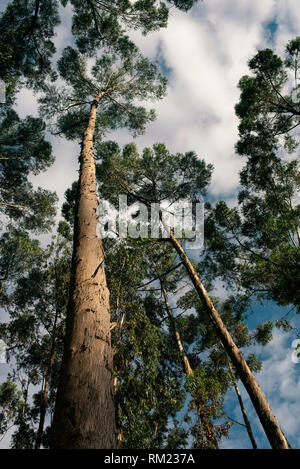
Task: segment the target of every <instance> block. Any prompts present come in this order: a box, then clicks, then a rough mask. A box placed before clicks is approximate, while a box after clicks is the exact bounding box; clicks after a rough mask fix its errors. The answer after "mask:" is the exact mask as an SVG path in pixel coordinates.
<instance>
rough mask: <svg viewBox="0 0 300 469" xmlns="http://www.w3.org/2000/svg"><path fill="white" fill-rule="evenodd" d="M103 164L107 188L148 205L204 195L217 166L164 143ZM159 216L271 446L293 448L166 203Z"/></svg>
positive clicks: (125, 153) (115, 156) (129, 149)
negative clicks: (171, 220)
mask: <svg viewBox="0 0 300 469" xmlns="http://www.w3.org/2000/svg"><path fill="white" fill-rule="evenodd" d="M133 161H134V164H135V166H136V170H135V171H134V170H133V168H134V164H133ZM129 162H130V163H129ZM103 168H106V171H107V172H106V174H109V173H111V172H112V169H113V170H114V175H113V177H112V179H111V180H110V181H109V183H106V182H105V181H103V179H102V184H103V186H102V191H103V187H105V186H106V187H108V191H107V193H108V194H109V192H110V193H111V192H113V193H114V194H117V193H118V192H119V193H120V192H121V191H125V193H127V194H128V195H131V197H133V198H135V199H136V200H140V201H142V202H143V203H144V204H145V205H146V206H148V207H149V206H150V204H151V203H156V204H157V203H160V202H162V201H163V200H164V199H167V198H168V199H169V203H170V202H172V201H173V202H174V201H175V200H176V199H177V198H178V197H179V196H180V195H181V194H183V195H184V198H185V199H188V200H190V201H191V202H192V201H193V202H195V201H197V200H199V197H200V196H201V194H203V193H205V189H206V186H207V184H208V181H209V177H210V173H211V168H210V167H206V165H205V163H204V161H201V160H199V159H197V157H196V155H195V154H194V153H192V152H190V153H186V154H185V155H180V154H177V155H174V156H172V155H171V154H170V153H169V152H168V150H167V149H166V147H165V146H164V145H162V144H156V145H154V147H153V149H150V148H147V149H145V150H144V152H143V154H142V157H139V154H138V152H137V150H136V148H135V147H134V146H133V145H131V146H130V145H129V146H127V147H125V149H124V151H123V153H122V154H121V153H120V152H119V151H118V150H116V149H115V154H113V155H110V157H109V158H104V162H103ZM109 168H110V171H109ZM112 180H113V181H114V187H112V186H111V182H112ZM138 180H139V181H140V183H139V184H137V181H138ZM107 181H108V178H107ZM159 218H160V221H161V225H162V228H163V229H164V232H165V233H166V234H167V236H168V237H169V241H170V243H171V245H172V246H173V248H174V249H175V251H176V252H177V254H178V257H179V258H180V260H181V262H182V263H183V265H184V266H185V268H186V271H187V274H188V276H189V277H190V280H191V282H192V283H193V285H194V287H195V290H196V292H197V294H198V296H199V298H200V300H201V302H202V304H203V307H204V310H205V311H206V313H207V315H208V317H209V319H210V321H211V323H212V324H213V326H214V328H215V330H216V333H217V335H218V337H219V339H220V341H221V342H222V344H223V346H224V348H225V350H226V352H227V354H228V355H229V357H230V359H231V360H232V362H233V364H234V366H235V369H236V371H237V373H238V375H239V377H240V379H241V380H242V382H243V384H244V386H245V388H246V389H247V392H248V394H249V396H250V398H251V400H252V402H253V405H254V407H255V409H256V412H257V414H258V417H259V419H260V421H261V423H262V426H263V428H264V430H265V433H266V435H267V437H268V439H269V441H270V444H271V446H272V447H273V448H282V449H288V448H289V447H290V445H289V443H288V441H287V439H286V437H285V436H284V434H283V432H282V430H281V428H280V426H279V424H278V422H277V419H276V417H275V416H274V414H273V412H272V410H271V408H270V406H269V403H268V401H267V399H266V397H265V395H264V393H263V392H262V390H261V389H260V387H259V385H258V383H257V381H256V379H255V377H254V376H253V374H252V372H251V370H250V368H249V366H248V364H247V363H246V361H245V359H244V357H243V356H242V354H241V352H240V350H239V348H238V347H237V346H236V344H235V342H234V341H233V339H232V337H231V335H230V333H229V331H228V329H227V328H226V325H225V324H224V322H223V321H222V318H221V316H220V314H219V312H218V311H217V309H216V308H215V306H214V304H213V302H212V300H211V298H210V297H209V295H208V293H207V290H206V289H205V287H204V285H203V283H202V281H201V279H200V277H199V275H198V273H197V271H196V269H195V267H194V266H193V264H192V262H191V261H190V259H189V258H188V256H187V254H186V252H185V251H184V249H183V247H182V246H181V244H180V242H179V241H178V240H177V239H176V237H175V236H174V227H170V226H169V225H168V223H167V222H166V221H165V218H164V215H163V208H162V207H161V208H160V210H159Z"/></svg>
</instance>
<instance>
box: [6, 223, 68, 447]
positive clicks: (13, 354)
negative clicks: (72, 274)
mask: <svg viewBox="0 0 300 469" xmlns="http://www.w3.org/2000/svg"><path fill="white" fill-rule="evenodd" d="M59 229H60V231H62V229H63V226H61V225H60V228H59ZM27 244H28V241H27ZM35 244H36V246H35V251H34V258H33V259H31V263H30V262H29V259H30V255H31V252H30V250H29V249H28V246H27V245H26V244H25V243H24V245H23V252H22V254H23V256H24V258H25V259H26V258H27V269H26V273H24V272H22V275H19V276H18V278H17V281H16V285H13V286H12V288H10V291H9V293H8V294H7V295H6V296H5V298H4V300H3V305H4V306H5V307H6V309H7V312H8V313H9V321H8V322H6V323H3V324H1V326H0V332H1V337H2V338H3V339H4V340H5V343H6V344H7V355H8V360H9V362H10V363H11V367H12V369H13V370H14V373H13V378H14V379H15V380H17V381H20V380H19V379H18V377H19V375H20V374H21V375H23V378H22V380H24V379H25V381H26V382H27V383H28V385H29V386H30V392H31V394H32V391H35V392H36V388H37V386H41V392H38V393H37V394H34V395H33V404H32V405H29V403H28V402H27V404H26V406H25V407H26V408H25V410H23V411H22V415H23V417H22V419H21V420H20V415H19V414H18V415H17V417H18V418H17V420H15V425H17V427H19V429H18V431H17V434H18V435H19V436H18V441H19V443H18V445H19V447H20V445H21V440H20V439H19V437H20V438H21V433H22V431H23V430H22V428H23V427H24V422H25V421H26V419H27V418H28V419H29V421H31V422H32V423H31V424H30V425H31V426H30V428H31V435H32V440H33V441H32V447H33V446H35V448H36V449H38V448H39V447H40V445H41V442H42V437H43V430H44V424H45V418H46V415H47V411H48V402H49V394H50V400H51V401H52V400H53V394H54V393H55V391H56V387H57V377H56V375H57V373H58V369H59V364H60V362H61V357H62V348H63V331H64V327H65V313H66V299H67V294H68V285H69V265H70V260H71V252H70V241H67V240H66V239H65V237H63V236H62V235H61V234H58V235H57V236H56V237H53V240H52V242H51V243H50V245H49V246H47V248H45V249H41V248H40V247H39V246H38V245H37V244H38V243H37V241H35ZM26 246H27V252H26V251H25V248H26ZM29 247H30V246H29ZM24 270H25V269H24ZM24 374H25V377H24ZM23 387H24V386H23ZM27 393H28V392H27ZM20 425H21V427H20Z"/></svg>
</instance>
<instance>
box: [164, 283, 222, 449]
mask: <svg viewBox="0 0 300 469" xmlns="http://www.w3.org/2000/svg"><path fill="white" fill-rule="evenodd" d="M160 285H161V289H162V292H163V295H164V300H165V305H166V310H167V313H168V316H169V320H170V323H171V325H172V328H173V331H174V335H175V338H176V342H177V346H178V350H179V352H180V354H181V356H182V360H183V365H184V370H185V374H186V375H187V376H191V375H193V374H194V370H193V368H192V367H191V365H190V361H189V359H188V357H187V355H186V353H185V351H184V348H183V345H182V341H181V336H180V332H179V331H178V329H177V325H176V319H175V318H174V315H173V311H172V308H171V307H170V304H169V300H168V294H167V291H166V288H165V286H164V284H163V282H162V280H161V279H160ZM195 404H196V407H197V413H198V416H199V418H200V421H201V423H202V425H203V430H204V434H205V438H206V440H207V441H208V442H209V443H212V445H213V446H214V448H215V449H218V442H217V439H216V437H215V434H214V431H213V424H212V422H211V420H210V418H208V417H207V416H206V415H205V413H204V412H203V409H202V405H201V404H200V403H199V402H197V401H195Z"/></svg>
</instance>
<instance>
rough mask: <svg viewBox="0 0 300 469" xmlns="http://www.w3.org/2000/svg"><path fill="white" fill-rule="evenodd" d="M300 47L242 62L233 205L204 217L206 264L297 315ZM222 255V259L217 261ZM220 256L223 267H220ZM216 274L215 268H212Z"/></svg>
mask: <svg viewBox="0 0 300 469" xmlns="http://www.w3.org/2000/svg"><path fill="white" fill-rule="evenodd" d="M299 44H300V39H299V38H296V39H294V40H291V41H290V42H289V43H288V44H287V49H286V50H287V57H286V60H285V61H284V60H282V59H281V58H280V57H278V56H277V55H276V54H274V52H273V51H272V50H270V49H266V50H262V51H259V52H258V53H257V54H256V55H255V57H253V59H251V60H250V62H249V68H250V71H251V75H249V76H248V75H246V76H244V77H242V79H241V80H240V83H239V87H240V90H241V96H240V102H239V103H238V104H237V105H236V113H237V115H238V117H239V119H240V125H239V141H238V143H237V146H236V148H237V151H238V153H239V154H240V155H241V156H244V157H246V158H247V159H246V163H245V166H244V168H243V169H242V171H241V173H240V181H241V186H242V187H241V190H240V193H239V196H238V202H239V205H238V206H237V207H235V208H233V209H230V208H228V207H227V206H226V204H225V202H220V203H218V204H217V205H216V207H214V208H212V209H211V217H210V221H209V225H208V227H209V229H210V230H212V231H214V237H215V239H218V242H215V244H214V245H212V246H211V253H214V254H212V258H213V259H214V260H215V261H216V268H217V265H219V272H220V270H222V271H223V272H224V273H225V275H224V277H227V279H231V280H232V282H233V283H234V284H235V285H236V287H237V288H238V289H241V290H242V291H243V292H244V293H246V294H248V295H249V296H253V297H259V298H262V299H266V300H273V301H276V302H277V303H278V304H279V305H282V306H288V305H291V306H292V308H293V309H294V310H296V311H299V305H300V303H299V302H300V298H299V291H300V289H299V286H300V283H299V281H300V277H299V265H300V257H299V242H300V237H299V225H300V205H299V203H298V202H299V201H298V200H297V194H298V193H299V189H300V186H299V180H300V179H299V161H298V154H297V152H298V150H299V139H298V138H297V131H298V128H299V124H300V119H299V100H297V99H295V96H296V94H295V91H296V93H297V90H298V88H299V85H298V73H299V70H298V54H299ZM224 252H225V253H227V254H228V255H226V256H224ZM221 256H222V257H223V259H226V261H225V262H224V261H222V259H221ZM217 270H218V268H217Z"/></svg>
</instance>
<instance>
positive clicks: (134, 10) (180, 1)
mask: <svg viewBox="0 0 300 469" xmlns="http://www.w3.org/2000/svg"><path fill="white" fill-rule="evenodd" d="M196 1H197V0H169V1H168V2H161V1H157V0H138V1H135V2H133V1H130V0H114V1H111V0H104V1H98V0H85V1H80V0H70V2H71V4H72V6H73V11H74V16H73V24H72V32H73V34H74V35H75V37H76V38H77V46H78V48H79V50H80V51H81V52H83V53H88V54H93V52H94V51H95V50H96V49H99V48H100V47H102V46H103V45H105V46H107V47H111V48H113V49H114V50H116V51H119V52H123V51H124V50H126V49H127V48H128V47H130V45H131V42H130V41H129V39H128V37H126V36H125V35H124V33H125V32H126V30H129V29H139V30H141V31H142V32H143V34H146V33H148V32H150V31H155V30H157V29H159V28H162V27H166V26H167V21H168V13H169V12H168V5H170V4H171V5H172V4H173V5H175V6H176V7H177V8H179V9H180V10H183V11H187V10H189V9H190V8H191V7H192V6H193V5H194V3H196ZM66 3H67V0H64V4H66Z"/></svg>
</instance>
